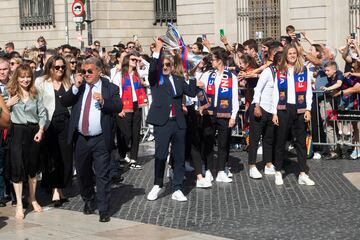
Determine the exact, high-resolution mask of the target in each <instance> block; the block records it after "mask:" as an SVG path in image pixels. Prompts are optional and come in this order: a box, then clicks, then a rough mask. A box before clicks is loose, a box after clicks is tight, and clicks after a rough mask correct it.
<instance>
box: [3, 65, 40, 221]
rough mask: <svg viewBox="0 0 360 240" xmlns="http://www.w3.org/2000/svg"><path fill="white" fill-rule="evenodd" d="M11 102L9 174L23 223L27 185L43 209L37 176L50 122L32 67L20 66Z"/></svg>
mask: <svg viewBox="0 0 360 240" xmlns="http://www.w3.org/2000/svg"><path fill="white" fill-rule="evenodd" d="M7 91H8V92H9V95H10V98H9V100H8V102H7V105H8V106H9V107H10V116H11V127H10V133H9V151H8V155H7V164H6V168H7V169H6V170H7V171H6V173H7V177H8V178H9V179H10V180H11V181H12V182H13V185H14V190H15V194H16V200H17V205H16V214H15V217H16V218H17V219H23V218H24V213H23V206H22V189H23V182H27V181H28V182H29V202H30V203H31V204H32V206H33V208H34V210H35V211H36V212H41V211H42V208H41V206H40V205H39V204H38V203H37V201H36V198H35V192H36V174H37V173H38V172H39V159H40V141H41V140H42V139H43V136H44V127H45V124H46V122H47V116H46V109H45V108H44V106H43V103H42V100H41V98H40V96H39V95H38V94H37V91H36V88H35V86H34V78H33V72H32V70H31V68H30V66H29V65H20V66H19V67H18V68H17V69H16V70H15V72H14V74H13V76H12V78H11V80H10V82H9V83H8V85H7Z"/></svg>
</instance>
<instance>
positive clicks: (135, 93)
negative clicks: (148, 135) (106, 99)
mask: <svg viewBox="0 0 360 240" xmlns="http://www.w3.org/2000/svg"><path fill="white" fill-rule="evenodd" d="M140 61H142V58H140V55H139V54H138V53H137V52H131V53H130V54H128V55H126V56H125V57H124V58H123V60H122V64H121V71H118V72H116V74H115V75H114V77H113V79H112V82H113V83H114V84H116V85H117V86H119V89H120V97H121V99H122V104H123V110H122V111H121V112H120V113H119V114H118V116H117V117H116V122H117V126H118V130H119V131H118V144H117V145H118V151H119V155H120V157H122V158H124V159H125V160H126V161H127V162H128V163H130V168H132V169H141V166H140V165H139V164H137V158H138V151H139V144H140V130H141V120H142V108H144V107H146V106H147V105H148V99H147V95H146V90H145V88H144V87H143V84H144V83H143V79H142V77H141V76H140V75H139V73H138V71H137V66H138V63H139V62H140Z"/></svg>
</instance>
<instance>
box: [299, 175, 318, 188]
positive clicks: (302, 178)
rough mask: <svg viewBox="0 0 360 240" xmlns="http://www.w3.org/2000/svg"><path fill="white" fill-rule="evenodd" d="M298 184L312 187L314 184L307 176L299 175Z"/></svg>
mask: <svg viewBox="0 0 360 240" xmlns="http://www.w3.org/2000/svg"><path fill="white" fill-rule="evenodd" d="M298 183H299V184H300V185H307V186H314V185H315V182H314V181H313V180H311V179H310V178H309V176H308V175H306V174H303V175H299V179H298Z"/></svg>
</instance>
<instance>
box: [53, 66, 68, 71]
mask: <svg viewBox="0 0 360 240" xmlns="http://www.w3.org/2000/svg"><path fill="white" fill-rule="evenodd" d="M54 68H55V70H58V71H59V70H60V69H61V70H65V69H66V65H58V66H54Z"/></svg>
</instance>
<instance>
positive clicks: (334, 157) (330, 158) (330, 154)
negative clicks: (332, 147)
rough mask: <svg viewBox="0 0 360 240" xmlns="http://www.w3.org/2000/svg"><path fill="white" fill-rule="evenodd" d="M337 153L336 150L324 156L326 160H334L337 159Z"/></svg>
mask: <svg viewBox="0 0 360 240" xmlns="http://www.w3.org/2000/svg"><path fill="white" fill-rule="evenodd" d="M338 158H339V155H338V154H337V153H336V152H330V153H329V155H328V156H326V158H325V159H326V160H335V159H338Z"/></svg>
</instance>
